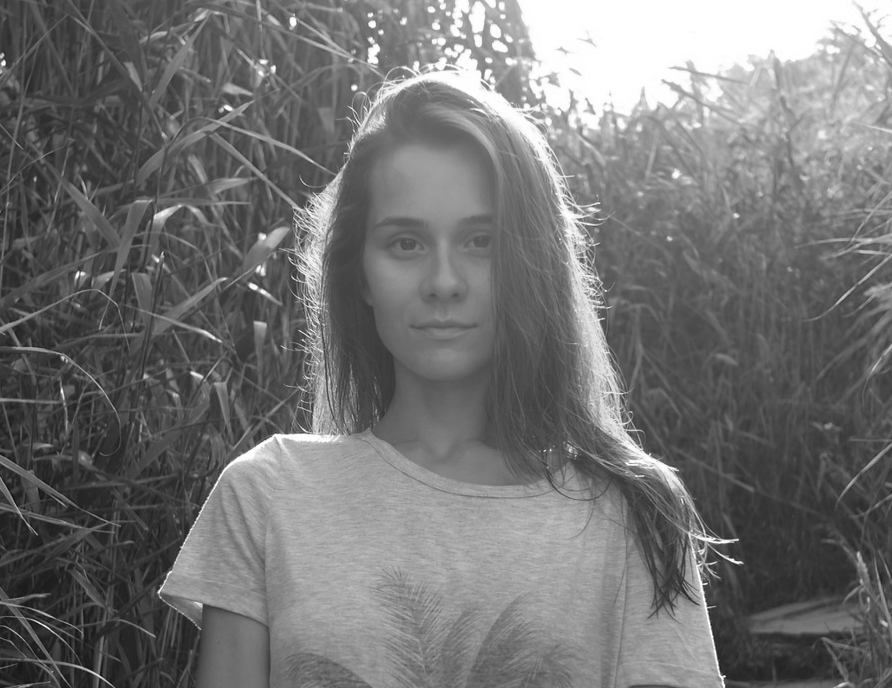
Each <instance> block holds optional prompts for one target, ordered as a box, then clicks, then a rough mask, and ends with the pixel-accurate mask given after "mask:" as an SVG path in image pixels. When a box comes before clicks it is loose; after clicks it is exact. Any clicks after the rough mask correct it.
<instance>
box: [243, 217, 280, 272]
mask: <svg viewBox="0 0 892 688" xmlns="http://www.w3.org/2000/svg"><path fill="white" fill-rule="evenodd" d="M290 233H291V227H288V226H282V227H276V228H275V229H274V230H273V231H271V232H270V233H269V234H267V235H266V236H265V237H263V238H262V239H259V240H258V241H257V242H256V243H255V244H254V245H253V246H252V247H251V248H250V249H249V250H248V252H247V253H246V254H245V259H244V260H243V261H242V268H241V270H240V271H239V274H240V275H244V274H246V273H249V272H251V271H252V270H254V269H256V268H257V266H258V265H261V264H262V263H264V262H265V261H266V259H267V258H269V257H270V256H271V255H272V254H273V251H275V250H276V249H277V248H278V247H279V244H281V243H282V241H283V240H284V239H285V237H286V236H288V235H289V234H290Z"/></svg>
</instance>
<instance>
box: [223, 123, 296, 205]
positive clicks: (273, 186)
mask: <svg viewBox="0 0 892 688" xmlns="http://www.w3.org/2000/svg"><path fill="white" fill-rule="evenodd" d="M211 140H212V141H214V142H215V143H216V144H217V145H218V146H220V147H221V148H222V149H223V150H225V151H226V152H227V153H229V154H230V155H231V156H232V157H234V158H235V159H236V160H238V161H239V162H240V163H242V165H244V166H245V167H247V168H248V169H249V170H251V171H252V172H253V173H254V174H256V175H257V176H258V177H259V178H260V179H262V180H263V181H264V182H265V183H266V185H267V186H268V187H269V188H270V190H271V191H272V192H273V193H275V194H276V195H277V196H279V198H281V199H282V200H283V201H285V202H286V203H287V204H288V205H290V206H291V208H292V210H298V209H299V207H300V206H298V204H297V203H296V202H295V201H294V199H292V198H291V197H290V196H289V195H288V194H286V193H285V192H284V191H282V189H280V188H279V187H278V186H276V184H274V183H273V182H272V180H271V179H270V178H269V177H267V176H266V175H265V174H264V173H263V172H261V171H260V170H259V169H257V166H256V165H254V163H252V162H251V161H250V160H248V159H247V158H246V157H245V156H244V155H242V154H241V152H240V151H239V150H238V149H237V148H236V147H235V146H233V145H232V144H231V143H229V141H227V140H226V139H224V138H223V137H221V136H219V135H218V134H211Z"/></svg>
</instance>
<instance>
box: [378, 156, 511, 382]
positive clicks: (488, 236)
mask: <svg viewBox="0 0 892 688" xmlns="http://www.w3.org/2000/svg"><path fill="white" fill-rule="evenodd" d="M370 179H371V181H370V188H369V191H370V204H369V214H368V218H367V225H366V235H365V246H364V250H363V261H362V264H363V276H364V288H363V298H364V300H365V302H366V303H367V304H368V305H369V306H371V308H372V310H373V311H374V316H375V325H376V328H377V330H378V335H379V336H380V337H381V341H382V342H383V343H384V346H386V347H387V350H388V351H390V353H391V354H392V355H393V361H394V369H395V375H396V390H397V392H399V390H400V389H401V388H402V387H404V386H405V385H407V384H409V385H412V384H415V385H418V384H420V385H422V386H423V385H430V384H434V383H443V382H450V383H472V384H475V385H479V384H481V383H482V382H484V381H486V380H487V379H488V376H487V375H485V371H486V369H487V368H488V367H489V365H490V361H491V359H492V351H493V342H494V338H495V331H494V325H493V303H492V288H491V279H492V277H491V261H492V244H493V238H494V237H493V231H494V227H493V216H494V206H493V192H492V183H491V181H490V175H489V174H488V172H487V169H486V167H485V165H484V162H483V160H482V158H481V156H480V154H479V153H478V152H477V151H476V150H475V149H474V148H473V147H472V146H471V145H470V144H467V143H460V144H457V145H451V146H449V147H432V146H428V145H422V144H406V145H402V146H400V147H398V148H396V149H395V150H393V151H390V152H389V153H387V154H385V155H384V156H383V157H382V158H380V159H379V160H378V161H377V162H376V163H375V164H374V165H373V166H372V169H371V174H370Z"/></svg>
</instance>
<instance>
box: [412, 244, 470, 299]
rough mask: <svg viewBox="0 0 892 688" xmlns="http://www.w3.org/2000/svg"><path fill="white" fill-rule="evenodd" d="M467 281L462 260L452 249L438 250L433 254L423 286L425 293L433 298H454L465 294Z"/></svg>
mask: <svg viewBox="0 0 892 688" xmlns="http://www.w3.org/2000/svg"><path fill="white" fill-rule="evenodd" d="M466 287H467V282H466V280H465V277H464V274H463V270H462V267H461V260H460V258H459V257H458V256H456V255H454V253H453V252H451V251H436V252H434V254H433V255H432V256H431V260H430V264H429V269H428V274H427V276H426V279H425V283H424V286H423V290H424V295H425V297H427V298H432V299H453V298H460V297H461V296H463V295H464V293H465V289H466Z"/></svg>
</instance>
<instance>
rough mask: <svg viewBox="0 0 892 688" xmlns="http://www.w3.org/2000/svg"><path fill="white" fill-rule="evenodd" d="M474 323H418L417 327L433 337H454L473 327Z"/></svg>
mask: <svg viewBox="0 0 892 688" xmlns="http://www.w3.org/2000/svg"><path fill="white" fill-rule="evenodd" d="M473 327H474V326H473V325H461V324H452V323H449V324H430V325H427V324H425V325H416V326H415V329H416V330H418V331H419V332H421V333H422V334H424V335H425V336H426V337H430V338H431V339H454V338H456V337H460V336H461V335H463V334H464V333H465V332H467V331H468V330H470V329H473Z"/></svg>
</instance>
